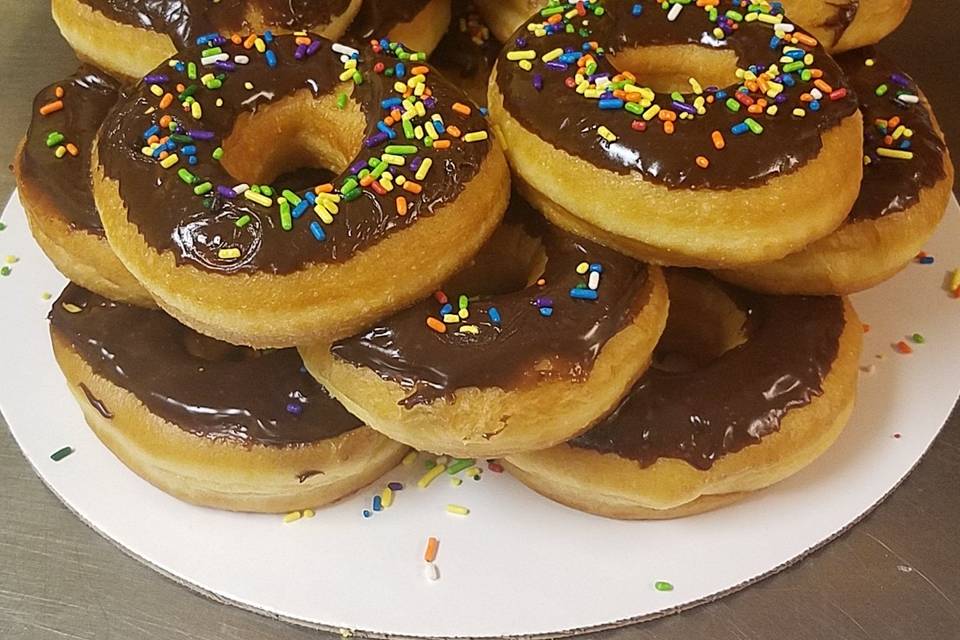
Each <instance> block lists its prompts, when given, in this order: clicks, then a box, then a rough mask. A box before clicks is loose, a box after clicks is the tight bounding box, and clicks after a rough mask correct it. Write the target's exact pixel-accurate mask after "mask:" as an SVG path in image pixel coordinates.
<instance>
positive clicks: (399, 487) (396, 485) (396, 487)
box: [387, 482, 403, 491]
mask: <svg viewBox="0 0 960 640" xmlns="http://www.w3.org/2000/svg"><path fill="white" fill-rule="evenodd" d="M387 487H388V488H389V489H390V491H403V484H402V483H400V482H391V483H390V484H388V485H387Z"/></svg>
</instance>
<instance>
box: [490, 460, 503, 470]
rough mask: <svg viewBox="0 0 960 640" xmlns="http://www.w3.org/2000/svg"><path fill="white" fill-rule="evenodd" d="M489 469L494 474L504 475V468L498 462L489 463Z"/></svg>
mask: <svg viewBox="0 0 960 640" xmlns="http://www.w3.org/2000/svg"><path fill="white" fill-rule="evenodd" d="M487 468H488V469H490V471H493V472H494V473H503V466H502V465H501V464H500V463H499V462H496V461H491V462H488V463H487Z"/></svg>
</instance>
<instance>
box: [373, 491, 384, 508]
mask: <svg viewBox="0 0 960 640" xmlns="http://www.w3.org/2000/svg"><path fill="white" fill-rule="evenodd" d="M373 510H374V511H382V510H383V499H382V498H380V496H379V495H376V496H373Z"/></svg>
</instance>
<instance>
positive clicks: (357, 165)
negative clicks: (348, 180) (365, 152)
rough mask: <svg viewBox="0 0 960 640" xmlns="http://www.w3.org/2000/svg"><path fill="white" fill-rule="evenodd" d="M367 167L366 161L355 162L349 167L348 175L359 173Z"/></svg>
mask: <svg viewBox="0 0 960 640" xmlns="http://www.w3.org/2000/svg"><path fill="white" fill-rule="evenodd" d="M366 167H367V162H366V160H357V161H356V162H354V163H353V164H352V165H350V173H360V172H361V171H363V170H364V169H365V168H366Z"/></svg>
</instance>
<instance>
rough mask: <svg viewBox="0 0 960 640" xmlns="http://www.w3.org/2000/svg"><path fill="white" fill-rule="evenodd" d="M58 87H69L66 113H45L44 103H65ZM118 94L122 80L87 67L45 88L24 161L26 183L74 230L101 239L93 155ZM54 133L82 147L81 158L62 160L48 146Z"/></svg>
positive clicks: (65, 89)
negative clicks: (92, 183) (92, 175)
mask: <svg viewBox="0 0 960 640" xmlns="http://www.w3.org/2000/svg"><path fill="white" fill-rule="evenodd" d="M57 87H61V88H62V89H63V98H62V100H63V109H61V110H60V111H55V112H54V113H51V114H49V115H46V116H43V115H40V108H41V107H42V106H43V105H45V104H48V103H51V102H54V101H56V100H58V99H59V98H57V96H56V89H57ZM118 95H119V84H118V83H117V81H116V80H114V79H113V78H111V77H110V76H108V75H106V74H105V73H103V72H102V71H100V70H99V69H95V68H93V67H90V66H86V65H84V66H81V67H80V68H79V69H78V70H77V72H76V73H74V74H73V75H72V76H70V77H68V78H64V79H63V80H61V81H60V82H55V83H54V84H51V85H50V86H48V87H46V88H45V89H43V90H41V91H40V93H38V94H37V97H36V98H34V99H33V118H32V119H31V121H30V128H29V129H28V130H27V139H26V144H25V145H24V147H23V156H22V157H21V160H20V172H21V175H22V178H23V180H25V181H27V182H30V183H32V184H35V185H36V186H37V188H38V190H40V191H42V192H44V193H45V194H46V195H47V196H48V197H49V198H50V200H51V201H52V202H53V203H54V204H55V205H56V207H57V211H59V212H60V213H61V214H62V215H63V216H64V217H65V218H66V220H67V222H68V223H69V224H70V226H71V227H72V228H74V229H77V230H78V231H85V232H87V233H91V234H94V235H97V236H101V237H102V236H103V225H101V224H100V215H99V214H98V213H97V207H96V205H95V204H94V202H93V193H92V192H91V191H90V157H91V153H92V151H93V141H94V138H96V135H97V129H99V128H100V123H101V122H103V119H104V117H105V116H106V114H107V112H108V111H110V108H111V107H113V105H114V104H116V102H117V98H118ZM54 131H58V132H60V133H62V134H63V135H64V136H65V139H64V141H63V143H62V144H67V143H72V144H74V145H76V147H77V149H78V151H79V155H77V156H76V157H73V156H72V155H70V154H67V155H65V156H63V157H62V158H57V157H56V156H55V155H54V150H55V149H56V147H52V148H51V147H48V146H47V136H48V135H49V134H50V133H51V132H54Z"/></svg>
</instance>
